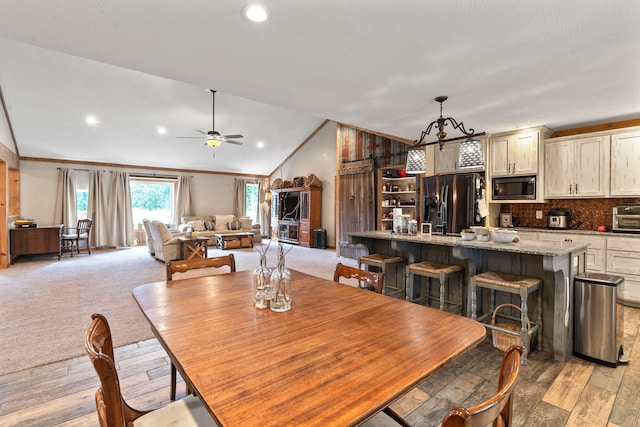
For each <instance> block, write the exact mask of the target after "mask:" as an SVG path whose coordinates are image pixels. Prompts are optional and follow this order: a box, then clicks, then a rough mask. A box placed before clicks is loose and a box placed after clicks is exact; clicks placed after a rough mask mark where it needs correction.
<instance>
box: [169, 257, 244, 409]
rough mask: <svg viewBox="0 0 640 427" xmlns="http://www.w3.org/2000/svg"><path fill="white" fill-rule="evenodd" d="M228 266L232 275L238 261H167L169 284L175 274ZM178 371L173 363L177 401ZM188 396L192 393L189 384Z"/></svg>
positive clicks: (174, 389) (173, 380)
mask: <svg viewBox="0 0 640 427" xmlns="http://www.w3.org/2000/svg"><path fill="white" fill-rule="evenodd" d="M225 266H228V267H229V270H230V272H231V273H233V272H235V271H236V259H235V257H234V256H233V254H228V255H224V256H219V257H215V258H204V259H192V260H186V261H167V282H169V281H172V280H173V275H174V274H175V273H186V272H187V271H189V270H196V269H200V268H222V267H225ZM177 375H178V370H177V369H176V365H175V364H174V363H173V361H171V400H176V385H177V384H176V383H177ZM186 387H187V394H190V393H191V390H190V388H189V385H188V384H187V386H186Z"/></svg>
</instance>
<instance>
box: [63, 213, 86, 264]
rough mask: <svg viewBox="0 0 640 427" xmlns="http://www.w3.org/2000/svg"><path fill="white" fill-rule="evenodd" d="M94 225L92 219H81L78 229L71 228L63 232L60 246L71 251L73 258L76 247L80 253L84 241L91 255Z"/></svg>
mask: <svg viewBox="0 0 640 427" xmlns="http://www.w3.org/2000/svg"><path fill="white" fill-rule="evenodd" d="M92 225H93V220H92V219H91V218H86V219H81V220H79V221H78V224H77V225H76V227H69V228H67V229H66V230H65V231H63V233H62V236H60V244H61V245H63V248H65V249H69V250H70V251H71V256H73V248H74V247H75V248H76V251H77V252H78V253H80V242H83V241H84V245H85V248H87V252H88V253H89V255H91V247H90V245H89V234H90V233H91V226H92Z"/></svg>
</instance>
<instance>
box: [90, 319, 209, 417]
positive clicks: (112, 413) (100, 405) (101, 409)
mask: <svg viewBox="0 0 640 427" xmlns="http://www.w3.org/2000/svg"><path fill="white" fill-rule="evenodd" d="M91 319H92V320H91V324H90V325H89V328H88V329H87V334H86V336H85V342H84V348H85V350H86V351H87V354H88V355H89V358H90V359H91V363H92V364H93V367H94V369H95V370H96V373H97V374H98V377H99V378H100V388H98V391H96V396H95V398H96V410H97V413H98V420H99V421H100V425H101V426H102V427H125V426H134V425H135V426H143V427H144V426H172V425H180V426H215V425H216V424H215V422H214V421H213V418H211V415H210V414H209V412H208V411H207V408H206V407H205V406H204V405H203V404H202V402H201V401H200V399H199V398H198V397H196V396H187V397H186V398H184V399H181V400H179V401H177V402H173V403H170V404H169V405H167V406H164V407H162V408H160V409H157V410H154V411H140V410H137V409H134V408H132V407H131V406H129V405H128V404H127V402H125V401H124V399H123V397H122V391H121V389H120V380H119V379H118V372H117V370H116V365H115V361H114V360H115V359H114V357H113V341H112V338H111V328H109V323H108V322H107V319H106V318H105V317H104V316H103V315H101V314H94V315H92V316H91Z"/></svg>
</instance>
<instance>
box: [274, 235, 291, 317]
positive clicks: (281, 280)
mask: <svg viewBox="0 0 640 427" xmlns="http://www.w3.org/2000/svg"><path fill="white" fill-rule="evenodd" d="M290 250H291V248H289V251H290ZM289 251H286V252H285V250H284V245H283V243H282V242H278V264H277V266H276V268H275V269H274V270H273V272H272V273H271V292H272V294H271V301H270V306H269V307H270V308H271V310H272V311H277V312H283V311H287V310H290V309H291V272H290V271H289V269H288V268H286V267H285V264H284V261H285V255H286V254H287V253H288V252H289Z"/></svg>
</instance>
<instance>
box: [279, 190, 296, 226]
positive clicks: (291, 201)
mask: <svg viewBox="0 0 640 427" xmlns="http://www.w3.org/2000/svg"><path fill="white" fill-rule="evenodd" d="M280 211H281V212H282V216H281V218H282V219H283V220H288V221H300V192H299V191H291V192H287V193H284V194H283V195H282V199H281V201H280Z"/></svg>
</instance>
